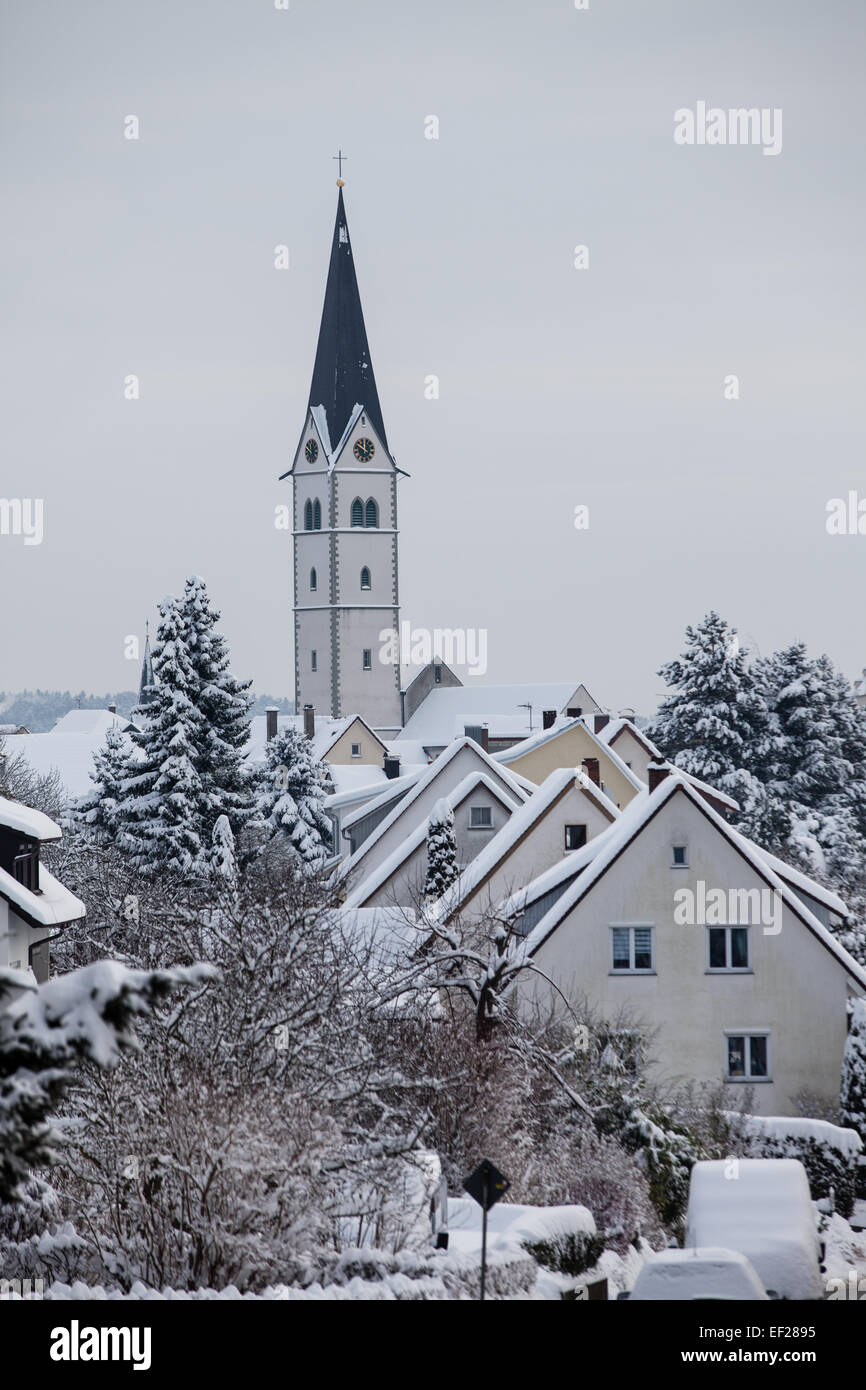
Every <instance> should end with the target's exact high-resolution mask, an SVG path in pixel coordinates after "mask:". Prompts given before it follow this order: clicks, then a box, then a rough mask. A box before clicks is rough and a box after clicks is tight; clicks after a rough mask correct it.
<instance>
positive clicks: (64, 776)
mask: <svg viewBox="0 0 866 1390" xmlns="http://www.w3.org/2000/svg"><path fill="white" fill-rule="evenodd" d="M78 716H82V717H81V718H79V717H78ZM129 722H130V721H129V720H128V719H126V718H125V717H124V716H123V715H122V714H112V712H111V711H110V710H85V709H74V710H70V711H69V713H68V714H65V715H64V716H63V718H62V719H60V720H58V722H57V723H56V724H55V725H54V728H53V729H50V730H49V731H48V733H44V734H18V735H17V736H16V738H15V742H14V744H8V745H7V748H6V752H7V754H8V755H9V756H15V755H17V754H21V756H22V757H23V758H25V759H26V761H27V762H28V763H29V765H30V767H31V768H32V769H33V771H34V772H36V773H38V774H39V775H40V776H43V777H44V776H46V775H48V774H49V773H51V772H56V773H57V775H58V777H59V778H60V781H61V782H62V783H63V785H64V787H65V788H66V790H67V792H68V793H69V795H70V796H71V797H73V798H74V797H79V796H84V795H85V793H86V792H89V791H92V789H93V782H92V781H91V777H90V774H91V772H92V771H93V756H94V754H95V753H98V752H99V751H100V749H101V748H103V747H104V746H105V739H106V735H107V733H108V731H109V729H118V730H119V731H120V732H121V733H123V731H124V730H125V729H127V728H128V727H129Z"/></svg>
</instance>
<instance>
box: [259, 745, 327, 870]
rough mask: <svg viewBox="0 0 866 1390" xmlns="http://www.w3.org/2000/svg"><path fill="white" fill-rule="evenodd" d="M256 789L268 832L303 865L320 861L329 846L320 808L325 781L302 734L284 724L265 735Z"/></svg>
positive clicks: (323, 769)
mask: <svg viewBox="0 0 866 1390" xmlns="http://www.w3.org/2000/svg"><path fill="white" fill-rule="evenodd" d="M256 790H257V793H258V795H257V809H258V811H259V814H260V815H261V817H262V818H263V820H264V821H265V823H266V824H267V825H268V826H269V827H270V829H271V831H272V832H273V834H274V835H276V836H279V837H280V838H282V839H284V840H285V841H286V842H287V843H288V844H289V845H291V847H292V849H293V850H294V851H295V852H296V853H297V854H298V855H299V857H300V858H301V859H302V860H303V862H304V863H305V864H309V865H311V866H315V865H317V864H320V863H322V861H323V860H324V859H326V858H327V856H328V854H329V853H330V850H331V821H330V819H329V817H328V815H327V812H326V811H325V806H324V803H325V797H326V796H327V795H328V794H329V792H330V791H331V790H332V787H331V779H330V773H329V772H328V769H327V767H326V766H325V764H324V763H322V762H320V761H319V760H318V759H317V758H316V757H315V755H314V753H313V749H312V746H311V744H310V740H309V739H308V738H307V737H306V736H305V735H304V734H302V733H300V732H299V731H298V730H297V729H292V728H288V729H282V730H281V731H280V732H279V733H278V734H277V736H276V737H275V738H273V739H271V741H270V742H269V744H268V746H267V752H266V762H265V764H264V766H263V767H262V768H261V770H260V772H259V773H258V776H257V780H256Z"/></svg>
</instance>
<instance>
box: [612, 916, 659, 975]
mask: <svg viewBox="0 0 866 1390" xmlns="http://www.w3.org/2000/svg"><path fill="white" fill-rule="evenodd" d="M610 936H611V957H612V964H611V968H612V969H613V970H614V971H615V972H616V973H617V974H618V975H619V974H628V975H636V974H640V973H644V974H647V973H651V972H652V970H653V929H652V927H611V930H610Z"/></svg>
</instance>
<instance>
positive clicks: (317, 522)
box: [313, 497, 322, 531]
mask: <svg viewBox="0 0 866 1390" xmlns="http://www.w3.org/2000/svg"><path fill="white" fill-rule="evenodd" d="M321 529H322V504H321V502H320V501H319V499H318V497H317V498H316V500H315V502H314V503H313V530H314V531H321Z"/></svg>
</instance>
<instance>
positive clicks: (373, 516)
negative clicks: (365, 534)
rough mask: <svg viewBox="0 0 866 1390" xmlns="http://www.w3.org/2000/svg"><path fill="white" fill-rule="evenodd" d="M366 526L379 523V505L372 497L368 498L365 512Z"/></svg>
mask: <svg viewBox="0 0 866 1390" xmlns="http://www.w3.org/2000/svg"><path fill="white" fill-rule="evenodd" d="M364 524H365V526H378V525H379V507H378V504H377V503H376V502H375V501H374V499H373V498H372V497H368V498H367V506H366V510H365V513H364Z"/></svg>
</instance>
